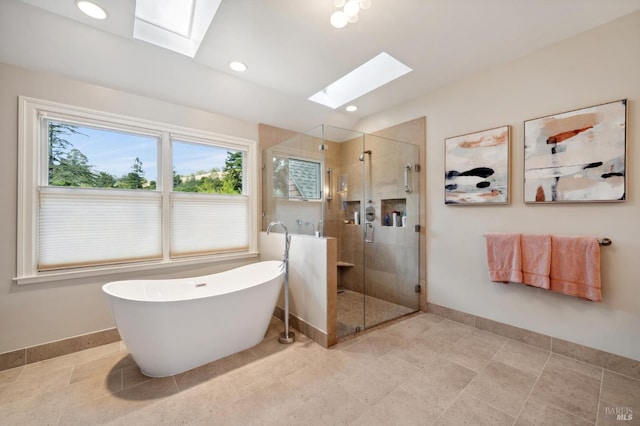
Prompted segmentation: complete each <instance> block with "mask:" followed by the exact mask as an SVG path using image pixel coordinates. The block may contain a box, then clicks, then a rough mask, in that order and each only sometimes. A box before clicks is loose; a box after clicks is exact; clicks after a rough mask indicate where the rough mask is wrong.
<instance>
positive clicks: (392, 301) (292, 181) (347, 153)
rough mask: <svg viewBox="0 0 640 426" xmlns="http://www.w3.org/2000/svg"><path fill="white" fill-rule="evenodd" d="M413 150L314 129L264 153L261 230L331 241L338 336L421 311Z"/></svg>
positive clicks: (411, 146)
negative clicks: (278, 226)
mask: <svg viewBox="0 0 640 426" xmlns="http://www.w3.org/2000/svg"><path fill="white" fill-rule="evenodd" d="M418 150H419V148H418V146H417V145H414V144H410V143H405V142H401V141H398V140H393V139H387V138H383V137H380V136H376V135H371V134H365V133H360V132H355V131H352V130H345V129H339V128H336V127H332V126H319V127H318V128H315V129H313V130H311V131H309V132H306V133H304V134H294V135H292V137H290V138H288V139H286V140H284V141H283V142H281V143H279V144H277V145H275V146H273V147H270V148H268V149H266V150H265V151H264V152H263V159H264V168H263V170H264V173H263V209H264V210H263V211H264V214H263V220H264V222H263V229H264V226H266V224H268V223H269V222H271V221H273V220H278V221H282V222H283V223H286V224H287V225H288V226H289V229H293V230H295V231H294V232H296V231H297V232H298V233H302V234H310V233H316V234H317V235H318V236H320V237H334V238H336V239H337V260H338V261H337V265H336V268H337V280H338V283H337V285H338V294H337V314H336V315H337V336H338V337H342V336H345V335H348V334H352V333H355V332H358V331H360V330H364V329H366V328H370V327H372V326H374V325H377V324H379V323H381V322H385V321H388V320H391V319H394V318H397V317H399V316H402V315H406V314H408V313H411V312H414V311H417V310H418V309H419V283H420V277H419V253H418V251H419V229H420V224H419V213H420V212H419V209H420V191H419V181H420V179H419V178H418V176H417V173H418V172H419V167H414V166H413V165H414V164H415V162H416V159H417V158H418V157H419V154H418ZM409 164H411V165H412V167H410V168H408V167H407V165H409ZM407 188H410V190H409V191H407ZM316 223H317V224H318V226H317V228H315V230H314V229H313V228H314V227H313V224H316ZM320 225H321V226H320Z"/></svg>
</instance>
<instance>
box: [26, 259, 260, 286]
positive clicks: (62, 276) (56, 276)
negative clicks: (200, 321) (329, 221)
mask: <svg viewBox="0 0 640 426" xmlns="http://www.w3.org/2000/svg"><path fill="white" fill-rule="evenodd" d="M258 254H259V253H258V252H241V253H229V254H222V255H216V256H207V257H204V256H203V257H197V258H189V259H175V260H170V261H157V262H145V263H132V264H127V265H109V266H104V267H93V268H85V269H74V270H66V271H55V272H41V273H39V274H37V275H30V276H22V277H16V278H14V279H13V281H14V282H15V283H16V284H17V285H25V284H42V283H49V282H55V281H62V280H71V279H77V278H90V277H105V276H109V275H117V274H125V273H130V272H144V271H151V272H156V271H170V270H171V269H177V268H180V267H184V266H191V265H194V266H195V265H204V264H212V263H221V262H227V261H233V260H240V259H252V258H257V257H258Z"/></svg>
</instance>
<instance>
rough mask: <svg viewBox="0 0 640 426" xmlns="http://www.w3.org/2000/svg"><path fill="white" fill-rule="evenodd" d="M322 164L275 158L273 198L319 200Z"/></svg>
mask: <svg viewBox="0 0 640 426" xmlns="http://www.w3.org/2000/svg"><path fill="white" fill-rule="evenodd" d="M321 170H322V164H321V163H320V162H318V161H312V160H302V159H298V158H291V157H282V156H275V155H274V156H273V196H274V197H277V198H291V199H302V200H319V199H321V197H322V192H321V191H322V190H321V187H320V185H321V183H322V177H321Z"/></svg>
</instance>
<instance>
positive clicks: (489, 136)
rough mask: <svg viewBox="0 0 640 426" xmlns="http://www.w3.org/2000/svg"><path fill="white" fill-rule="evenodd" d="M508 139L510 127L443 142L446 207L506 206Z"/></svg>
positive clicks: (507, 193) (507, 201)
mask: <svg viewBox="0 0 640 426" xmlns="http://www.w3.org/2000/svg"><path fill="white" fill-rule="evenodd" d="M510 139H511V127H510V126H502V127H496V128H494V129H488V130H482V131H479V132H474V133H469V134H466V135H461V136H455V137H451V138H447V139H445V159H444V160H445V184H444V202H445V204H448V205H480V204H509V143H510V142H509V141H510Z"/></svg>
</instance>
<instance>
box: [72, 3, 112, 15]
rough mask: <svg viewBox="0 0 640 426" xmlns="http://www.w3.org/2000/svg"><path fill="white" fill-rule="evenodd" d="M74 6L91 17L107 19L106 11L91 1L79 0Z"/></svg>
mask: <svg viewBox="0 0 640 426" xmlns="http://www.w3.org/2000/svg"><path fill="white" fill-rule="evenodd" d="M76 6H78V9H80V10H81V11H82V13H84V14H85V15H87V16H89V17H91V18H93V19H107V12H106V11H105V10H104V9H103V8H102V7H100V6H98V5H97V4H95V3H93V2H90V1H87V0H79V1H77V2H76Z"/></svg>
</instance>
